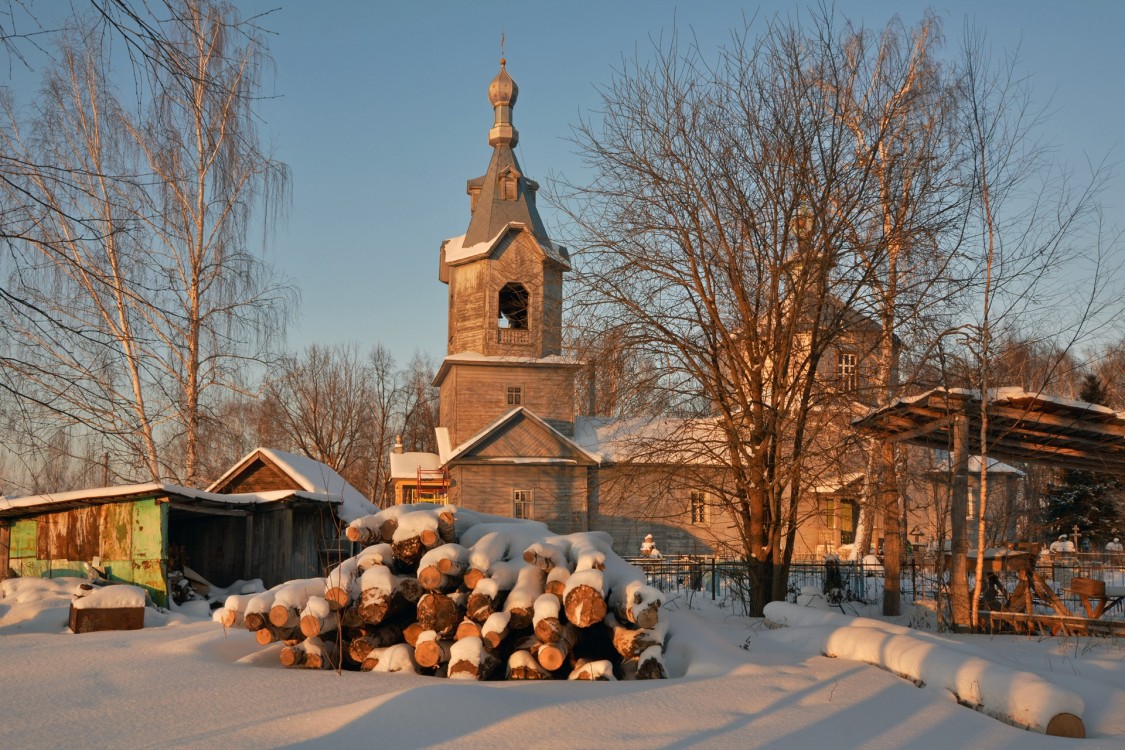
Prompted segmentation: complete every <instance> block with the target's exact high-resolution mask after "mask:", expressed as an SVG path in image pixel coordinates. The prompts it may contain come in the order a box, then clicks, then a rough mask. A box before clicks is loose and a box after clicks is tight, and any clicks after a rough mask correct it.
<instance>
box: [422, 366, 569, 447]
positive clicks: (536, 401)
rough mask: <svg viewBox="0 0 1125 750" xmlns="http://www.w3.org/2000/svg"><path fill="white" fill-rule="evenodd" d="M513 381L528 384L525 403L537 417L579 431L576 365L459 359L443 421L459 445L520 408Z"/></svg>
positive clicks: (448, 383) (446, 387)
mask: <svg viewBox="0 0 1125 750" xmlns="http://www.w3.org/2000/svg"><path fill="white" fill-rule="evenodd" d="M508 386H519V387H520V388H521V389H522V390H521V395H522V400H523V403H522V405H523V406H524V407H526V408H527V409H528V410H529V411H531V412H533V413H534V414H535V415H536V416H537V417H539V418H540V419H543V420H544V421H546V422H548V423H549V424H551V426H552V427H554V428H555V429H557V430H559V431H560V432H562V433H563V434H564V435H572V434H573V433H574V411H575V410H574V370H573V368H569V367H557V368H556V367H519V366H515V365H509V366H505V367H488V366H479V365H466V364H455V365H453V367H452V369H451V372H450V373H449V375H448V376H447V377H446V380H445V382H444V383H443V384H442V388H441V404H442V409H441V418H442V424H443V425H445V426H446V427H448V428H449V432H450V441H451V442H452V443H453V445H459V444H461V443H463V442H464V441H466V440H468V439H470V438H472V437H473V436H474V435H476V434H477V433H478V432H480V431H481V430H482V429H484V428H485V427H487V426H488V425H490V424H492V423H493V422H495V421H496V419H497V418H499V417H500V416H502V415H503V414H505V413H507V412H508V411H510V410H511V409H513V408H514V407H513V406H511V405H509V404H508V402H507V396H508V393H507V389H508ZM447 402H452V403H447ZM447 417H448V421H447Z"/></svg>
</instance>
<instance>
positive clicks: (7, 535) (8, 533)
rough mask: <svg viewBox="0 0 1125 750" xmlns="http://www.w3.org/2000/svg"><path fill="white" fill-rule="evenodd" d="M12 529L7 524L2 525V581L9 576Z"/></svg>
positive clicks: (0, 544)
mask: <svg viewBox="0 0 1125 750" xmlns="http://www.w3.org/2000/svg"><path fill="white" fill-rule="evenodd" d="M11 537H12V530H11V528H9V527H8V526H7V525H6V524H5V525H3V526H0V581H2V580H4V579H5V578H7V577H8V569H9V567H10V566H9V564H8V549H9V548H10V547H11V542H10V539H11Z"/></svg>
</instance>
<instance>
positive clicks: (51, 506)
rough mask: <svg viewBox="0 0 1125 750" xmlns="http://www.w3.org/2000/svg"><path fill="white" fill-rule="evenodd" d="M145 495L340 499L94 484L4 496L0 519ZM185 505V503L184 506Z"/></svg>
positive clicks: (262, 500) (241, 503)
mask: <svg viewBox="0 0 1125 750" xmlns="http://www.w3.org/2000/svg"><path fill="white" fill-rule="evenodd" d="M144 497H163V498H168V499H170V500H175V501H179V503H181V504H189V505H192V506H195V507H198V508H200V509H214V508H223V509H239V508H241V509H246V508H247V507H248V506H253V505H261V504H267V503H278V502H284V501H286V500H292V499H301V500H308V501H310V502H317V503H325V504H328V505H337V504H339V503H340V501H339V500H338V499H335V498H332V497H329V496H327V495H324V494H320V493H315V492H305V491H300V490H270V491H268V492H250V493H240V494H219V493H215V492H207V491H206V490H197V489H192V488H191V487H181V486H179V485H176V484H166V483H163V482H146V483H144V484H125V485H117V486H114V487H91V488H88V489H82V490H72V491H69V492H51V493H45V494H42V495H27V496H25V497H13V498H0V518H13V517H22V516H33V515H38V514H39V513H61V512H62V511H66V510H73V509H75V508H83V507H88V506H92V505H104V504H106V503H116V502H125V501H128V500H136V499H140V498H144ZM181 507H182V505H181Z"/></svg>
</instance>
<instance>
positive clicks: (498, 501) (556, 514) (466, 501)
mask: <svg viewBox="0 0 1125 750" xmlns="http://www.w3.org/2000/svg"><path fill="white" fill-rule="evenodd" d="M451 479H452V487H451V491H452V492H453V493H454V497H455V498H456V499H454V498H453V497H451V500H452V501H453V502H454V503H455V504H457V505H459V506H461V507H464V508H468V509H469V510H475V511H479V512H482V513H492V514H494V515H499V516H511V515H512V510H513V504H512V497H513V495H512V491H513V490H531V491H532V493H533V494H532V500H533V503H534V508H533V513H532V517H533V518H534V519H535V520H536V521H542V522H543V523H545V524H547V525H548V526H549V527H550V528H551V530H552V531H555V532H557V533H562V534H567V533H572V532H575V531H585V530H587V518H586V509H587V497H586V488H587V469H586V467H584V466H573V465H569V466H533V465H506V466H488V465H472V464H471V465H465V466H457V467H454V469H453V470H452V472H451Z"/></svg>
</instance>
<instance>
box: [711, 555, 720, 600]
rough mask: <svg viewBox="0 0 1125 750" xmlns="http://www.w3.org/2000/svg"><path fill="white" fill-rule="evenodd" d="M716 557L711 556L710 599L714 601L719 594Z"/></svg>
mask: <svg viewBox="0 0 1125 750" xmlns="http://www.w3.org/2000/svg"><path fill="white" fill-rule="evenodd" d="M715 560H716V558H714V557H712V558H711V601H715V599H716V598H718V595H719V576H718V575H717V573H718V565H717V564H716V563H715Z"/></svg>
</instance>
